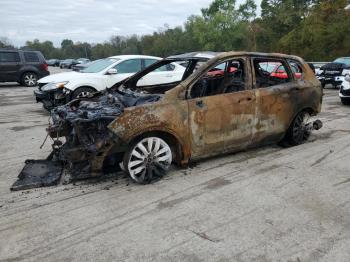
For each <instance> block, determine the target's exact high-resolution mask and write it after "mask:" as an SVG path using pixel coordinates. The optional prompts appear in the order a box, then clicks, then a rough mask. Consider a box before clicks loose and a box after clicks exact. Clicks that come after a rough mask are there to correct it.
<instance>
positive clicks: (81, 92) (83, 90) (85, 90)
mask: <svg viewBox="0 0 350 262" xmlns="http://www.w3.org/2000/svg"><path fill="white" fill-rule="evenodd" d="M95 92H96V90H95V89H93V88H92V87H88V86H86V87H79V88H78V89H76V90H75V91H74V92H73V94H72V99H76V98H84V97H88V95H89V94H92V93H95Z"/></svg>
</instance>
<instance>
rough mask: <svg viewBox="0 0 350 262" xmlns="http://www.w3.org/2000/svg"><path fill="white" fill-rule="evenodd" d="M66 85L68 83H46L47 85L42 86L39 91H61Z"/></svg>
mask: <svg viewBox="0 0 350 262" xmlns="http://www.w3.org/2000/svg"><path fill="white" fill-rule="evenodd" d="M66 84H68V81H64V82H59V83H48V84H46V85H44V86H43V87H42V88H41V90H42V91H52V90H55V89H63V88H64V86H65V85H66Z"/></svg>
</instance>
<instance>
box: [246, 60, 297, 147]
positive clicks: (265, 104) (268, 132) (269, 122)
mask: <svg viewBox="0 0 350 262" xmlns="http://www.w3.org/2000/svg"><path fill="white" fill-rule="evenodd" d="M251 63H252V65H253V66H252V70H253V79H254V80H253V83H254V88H255V90H256V94H257V98H258V113H257V123H256V125H255V126H254V129H253V142H254V143H255V144H268V143H274V142H278V141H279V140H281V139H282V138H283V136H284V134H285V131H286V130H287V129H288V127H289V124H290V122H291V120H292V118H293V116H294V114H295V105H294V103H297V102H298V97H299V93H300V86H299V84H298V82H297V80H296V79H295V78H294V76H293V73H292V72H291V71H290V67H289V66H288V64H287V61H286V60H284V59H282V58H270V57H252V59H251ZM266 63H271V64H280V66H279V70H280V71H281V72H282V71H283V72H285V73H284V77H280V76H279V75H275V74H273V73H272V72H267V71H266V70H263V69H262V66H261V65H262V64H264V65H266ZM294 98H295V99H294Z"/></svg>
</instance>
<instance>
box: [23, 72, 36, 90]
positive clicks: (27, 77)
mask: <svg viewBox="0 0 350 262" xmlns="http://www.w3.org/2000/svg"><path fill="white" fill-rule="evenodd" d="M37 83H38V76H37V75H36V74H35V73H32V72H28V73H24V74H23V76H22V85H24V86H27V87H33V86H36V85H37Z"/></svg>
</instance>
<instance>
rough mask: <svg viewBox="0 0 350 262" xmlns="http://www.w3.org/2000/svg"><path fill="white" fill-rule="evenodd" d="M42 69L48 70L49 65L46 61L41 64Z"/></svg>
mask: <svg viewBox="0 0 350 262" xmlns="http://www.w3.org/2000/svg"><path fill="white" fill-rule="evenodd" d="M41 69H42V70H44V71H48V69H49V66H48V65H47V64H46V63H44V64H41Z"/></svg>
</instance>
